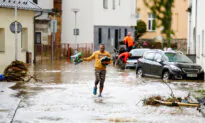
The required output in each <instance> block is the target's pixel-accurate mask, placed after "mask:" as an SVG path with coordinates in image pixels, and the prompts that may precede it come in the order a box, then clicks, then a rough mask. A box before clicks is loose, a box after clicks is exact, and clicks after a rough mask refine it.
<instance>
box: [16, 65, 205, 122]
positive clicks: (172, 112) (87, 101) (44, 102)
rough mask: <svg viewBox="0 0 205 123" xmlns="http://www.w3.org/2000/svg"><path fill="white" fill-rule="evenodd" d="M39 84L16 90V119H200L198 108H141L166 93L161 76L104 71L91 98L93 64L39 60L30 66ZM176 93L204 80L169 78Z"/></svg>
mask: <svg viewBox="0 0 205 123" xmlns="http://www.w3.org/2000/svg"><path fill="white" fill-rule="evenodd" d="M31 73H35V74H36V75H37V76H38V78H39V79H41V80H43V82H41V83H40V82H39V83H35V82H33V83H29V84H26V85H24V86H23V87H22V88H21V89H18V91H19V95H18V96H19V98H22V101H21V103H20V106H19V108H18V110H17V112H16V115H15V117H14V120H13V122H14V123H56V122H59V123H110V122H129V123H136V122H137V123H166V122H167V123H177V122H178V123H203V122H205V120H204V118H203V117H202V115H201V114H200V113H199V112H198V111H197V110H196V108H190V107H180V108H179V107H166V106H160V107H155V106H145V105H143V101H142V100H143V99H144V98H146V97H150V96H157V95H160V96H167V97H168V96H170V90H169V88H168V87H167V86H166V85H165V84H163V83H162V82H161V80H160V79H153V78H136V74H135V71H134V70H125V71H121V70H118V69H116V68H114V67H112V65H110V66H109V67H108V69H107V78H106V81H105V89H104V91H103V98H102V99H101V100H100V99H99V98H97V97H96V96H93V94H92V91H93V86H94V78H95V77H94V67H93V63H82V64H79V65H73V64H69V63H68V62H61V63H55V64H54V65H51V64H50V63H41V64H38V65H37V66H35V67H34V68H32V69H31ZM170 86H171V87H172V89H173V91H174V94H175V96H176V97H177V96H180V97H185V96H187V95H188V93H189V91H193V90H196V89H201V88H204V87H205V84H204V83H202V82H197V81H196V82H194V81H175V82H171V83H170Z"/></svg>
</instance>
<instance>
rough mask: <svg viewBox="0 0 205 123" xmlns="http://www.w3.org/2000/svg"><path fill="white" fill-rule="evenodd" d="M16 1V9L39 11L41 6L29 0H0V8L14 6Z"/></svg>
mask: <svg viewBox="0 0 205 123" xmlns="http://www.w3.org/2000/svg"><path fill="white" fill-rule="evenodd" d="M16 2H17V7H18V9H23V10H32V11H40V10H41V8H40V7H39V6H38V5H37V4H35V3H33V2H32V1H30V0H0V8H15V5H16Z"/></svg>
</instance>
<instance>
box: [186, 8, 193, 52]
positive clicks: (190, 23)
mask: <svg viewBox="0 0 205 123" xmlns="http://www.w3.org/2000/svg"><path fill="white" fill-rule="evenodd" d="M189 9H190V10H189V11H188V13H189V24H188V27H189V31H188V35H189V37H188V51H187V54H191V38H192V34H191V29H192V20H191V19H192V6H190V7H189Z"/></svg>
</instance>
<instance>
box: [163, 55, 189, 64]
mask: <svg viewBox="0 0 205 123" xmlns="http://www.w3.org/2000/svg"><path fill="white" fill-rule="evenodd" d="M165 55H166V57H167V59H168V61H169V62H180V63H193V62H192V61H191V60H190V59H189V58H188V57H187V56H185V55H183V54H179V53H165Z"/></svg>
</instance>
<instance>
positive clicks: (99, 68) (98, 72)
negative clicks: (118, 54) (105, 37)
mask: <svg viewBox="0 0 205 123" xmlns="http://www.w3.org/2000/svg"><path fill="white" fill-rule="evenodd" d="M105 56H107V57H109V58H111V56H110V53H109V52H107V51H105V45H104V44H101V45H100V50H99V51H96V52H94V53H93V54H92V56H90V57H88V58H84V59H83V60H84V61H91V60H92V59H95V87H94V89H93V94H94V95H96V94H97V85H98V83H99V82H100V89H99V96H98V97H102V91H103V87H104V82H105V76H106V65H103V64H104V63H102V62H101V58H103V57H105ZM110 63H111V61H110V62H109V63H106V64H110Z"/></svg>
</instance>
